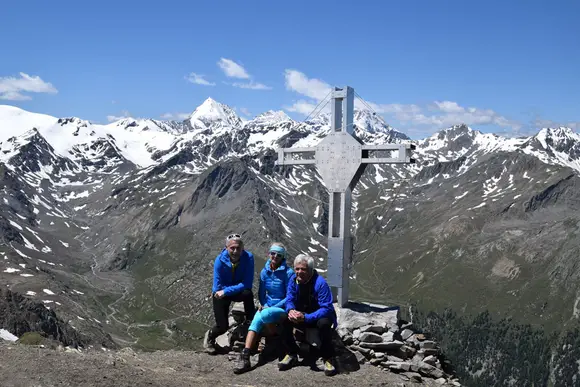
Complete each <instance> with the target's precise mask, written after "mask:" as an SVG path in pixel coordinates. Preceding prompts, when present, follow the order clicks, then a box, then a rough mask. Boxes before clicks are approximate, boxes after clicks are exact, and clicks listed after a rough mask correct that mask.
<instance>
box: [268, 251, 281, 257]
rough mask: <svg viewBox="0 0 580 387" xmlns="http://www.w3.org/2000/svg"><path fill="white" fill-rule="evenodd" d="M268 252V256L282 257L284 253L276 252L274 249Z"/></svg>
mask: <svg viewBox="0 0 580 387" xmlns="http://www.w3.org/2000/svg"><path fill="white" fill-rule="evenodd" d="M269 254H270V257H275V258H284V254H280V253H277V252H275V251H270V252H269Z"/></svg>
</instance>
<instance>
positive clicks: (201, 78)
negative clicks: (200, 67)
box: [185, 73, 215, 86]
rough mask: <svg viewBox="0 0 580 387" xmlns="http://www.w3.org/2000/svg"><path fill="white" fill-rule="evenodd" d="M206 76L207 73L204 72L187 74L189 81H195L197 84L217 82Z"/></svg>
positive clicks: (206, 84)
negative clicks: (209, 79) (207, 78)
mask: <svg viewBox="0 0 580 387" xmlns="http://www.w3.org/2000/svg"><path fill="white" fill-rule="evenodd" d="M204 77H205V75H203V74H196V73H189V75H188V76H186V77H185V79H186V80H187V81H188V82H191V83H195V84H196V85H204V86H215V83H213V82H209V81H208V80H206V79H205V78H204Z"/></svg>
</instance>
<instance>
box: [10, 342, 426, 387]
mask: <svg viewBox="0 0 580 387" xmlns="http://www.w3.org/2000/svg"><path fill="white" fill-rule="evenodd" d="M0 359H1V360H0V386H2V387H56V386H59V387H60V386H75V387H81V386H98V387H108V386H111V387H113V386H114V387H123V386H164V387H167V386H176V387H182V386H240V387H241V386H288V385H299V386H331V385H332V386H401V387H402V386H408V387H410V386H435V385H437V383H436V382H435V381H433V380H423V381H422V383H415V382H411V381H406V380H404V379H405V377H404V376H401V375H398V374H395V373H391V372H387V371H383V370H381V369H379V368H377V367H373V366H371V365H364V364H363V365H361V368H360V369H359V370H358V371H356V372H352V373H349V374H339V375H335V376H332V377H327V376H325V375H324V373H323V372H321V371H318V372H317V371H315V370H312V369H311V368H310V366H298V367H296V368H294V369H291V370H289V371H285V372H281V371H279V370H278V369H277V365H276V362H271V363H266V364H265V365H262V366H260V367H257V368H255V369H253V370H252V371H250V372H248V373H245V374H242V375H235V374H234V373H233V372H232V369H233V366H234V362H230V361H228V360H227V357H226V356H210V355H207V354H205V353H200V352H194V351H173V350H170V351H156V352H134V351H133V350H130V349H122V350H120V351H117V352H113V351H107V352H105V351H97V350H89V351H84V352H76V351H74V350H73V351H70V352H67V351H64V350H60V351H59V350H54V349H49V348H41V347H39V346H26V345H18V344H6V343H4V344H0Z"/></svg>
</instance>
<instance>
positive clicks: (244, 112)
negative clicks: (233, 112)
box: [240, 107, 252, 116]
mask: <svg viewBox="0 0 580 387" xmlns="http://www.w3.org/2000/svg"><path fill="white" fill-rule="evenodd" d="M240 112H242V114H244V115H246V116H251V115H252V114H251V113H250V111H249V110H248V109H247V108H245V107H243V108H240Z"/></svg>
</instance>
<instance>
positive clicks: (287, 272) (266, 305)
mask: <svg viewBox="0 0 580 387" xmlns="http://www.w3.org/2000/svg"><path fill="white" fill-rule="evenodd" d="M286 258H287V252H286V248H285V247H284V245H283V244H281V243H278V242H275V243H272V245H271V246H270V249H269V251H268V259H267V261H266V264H265V265H264V268H263V269H262V272H261V273H260V284H259V287H258V299H259V301H260V305H261V306H260V309H259V310H258V312H257V313H256V314H255V316H254V319H253V320H252V323H251V324H250V327H249V328H248V335H247V336H246V343H245V347H244V349H242V351H241V353H240V356H239V358H238V361H237V362H236V365H235V366H234V373H237V374H239V373H242V372H245V371H248V370H249V369H250V368H251V363H250V351H251V350H252V348H254V346H255V345H256V343H257V342H258V339H259V335H260V333H263V331H264V329H268V328H269V327H270V326H273V325H274V324H277V323H280V322H282V321H283V320H284V318H285V317H286V290H287V288H288V283H289V281H290V278H291V277H292V275H293V274H294V272H293V270H292V268H291V267H289V266H288V265H287V262H286Z"/></svg>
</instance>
